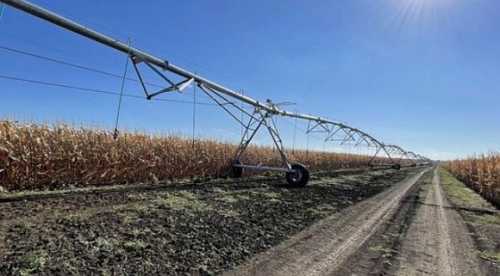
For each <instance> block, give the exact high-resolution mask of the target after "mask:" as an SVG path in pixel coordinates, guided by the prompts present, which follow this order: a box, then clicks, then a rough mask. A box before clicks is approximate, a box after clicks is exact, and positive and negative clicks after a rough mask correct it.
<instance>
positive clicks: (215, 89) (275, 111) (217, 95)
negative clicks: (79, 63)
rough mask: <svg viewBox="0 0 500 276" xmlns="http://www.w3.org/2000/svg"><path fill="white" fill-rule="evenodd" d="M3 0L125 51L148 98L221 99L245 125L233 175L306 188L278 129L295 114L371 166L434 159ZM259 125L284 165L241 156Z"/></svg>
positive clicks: (18, 0)
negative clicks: (152, 86) (149, 79)
mask: <svg viewBox="0 0 500 276" xmlns="http://www.w3.org/2000/svg"><path fill="white" fill-rule="evenodd" d="M0 2H3V3H5V4H7V5H9V6H11V7H14V8H16V9H19V10H21V11H24V12H26V13H29V14H31V15H33V16H35V17H39V18H41V19H44V20H46V21H49V22H51V23H53V24H55V25H58V26H59V27H62V28H64V29H66V30H69V31H71V32H74V33H77V34H79V35H82V36H84V37H87V38H89V39H91V40H94V41H96V42H99V43H101V44H104V45H105V46H108V47H111V48H113V49H116V50H118V51H120V52H122V53H125V54H126V55H127V56H128V57H129V58H130V60H131V61H132V64H133V66H134V69H135V72H136V73H137V76H138V78H139V81H140V83H141V85H142V88H143V89H144V93H145V96H146V98H147V99H148V100H150V99H152V98H154V97H156V96H158V95H161V94H164V93H169V92H182V91H183V90H185V89H186V88H187V87H189V86H190V85H196V86H198V87H199V88H200V89H201V90H202V91H203V92H204V93H205V94H206V95H207V96H208V97H210V98H211V99H212V100H213V101H214V102H215V103H217V105H219V106H220V107H221V108H222V109H223V110H225V111H226V112H227V113H228V114H229V115H230V116H231V117H233V118H234V119H235V120H236V121H237V122H238V123H239V124H241V125H242V126H243V128H244V133H243V135H242V137H241V141H240V144H239V147H238V149H237V151H236V155H235V158H234V161H233V163H232V175H233V176H234V177H241V175H242V173H243V170H244V169H252V170H269V171H280V172H284V173H286V179H287V181H288V183H289V184H291V185H294V186H304V185H306V184H307V182H308V180H309V171H308V169H307V168H306V167H305V166H303V165H301V164H296V163H292V162H291V161H290V160H289V158H288V156H287V154H286V151H285V148H284V146H283V143H282V140H281V137H280V133H279V130H278V128H277V126H276V121H275V117H276V116H284V117H291V118H296V119H301V120H305V121H307V122H308V127H307V131H306V133H307V134H309V133H313V132H321V133H323V134H325V135H326V138H325V142H327V141H337V142H340V144H351V145H354V146H359V145H365V146H368V147H374V148H375V154H374V155H373V157H372V158H371V160H370V164H372V162H373V161H374V160H377V156H378V154H379V153H380V152H382V153H385V155H386V156H387V158H384V159H388V160H389V161H390V164H389V165H391V166H393V167H394V168H397V169H399V168H400V167H401V165H404V164H405V163H406V164H409V165H422V164H427V163H429V162H430V160H429V159H428V158H425V157H423V156H421V155H418V154H415V153H413V152H409V151H405V150H404V149H402V148H401V147H399V146H395V145H386V144H384V143H382V142H381V141H379V140H377V139H376V138H374V137H373V136H371V135H369V134H367V133H366V132H364V131H361V130H359V129H357V128H354V127H351V126H348V125H346V124H343V123H339V122H334V121H331V120H328V119H325V118H322V117H316V116H311V115H307V114H301V113H296V112H289V111H286V110H283V109H282V108H280V105H279V104H276V103H273V102H272V101H271V100H266V101H264V102H261V101H257V100H255V99H253V98H251V97H248V96H245V95H242V94H241V93H238V92H236V91H234V90H232V89H229V88H226V87H224V86H222V85H220V84H217V83H215V82H213V81H210V80H208V79H206V78H204V77H201V76H199V75H197V74H194V73H191V72H189V71H188V70H185V69H183V68H181V67H179V66H176V65H174V64H172V63H170V62H169V61H167V60H164V59H161V58H158V57H156V56H154V55H151V54H149V53H147V52H145V51H142V50H139V49H137V48H134V47H131V46H129V45H127V44H125V43H123V42H120V41H118V40H116V39H113V38H111V37H109V36H106V35H104V34H102V33H99V32H97V31H94V30H92V29H89V28H87V27H85V26H82V25H80V24H78V23H76V22H74V21H71V20H69V19H67V18H64V17H62V16H60V15H58V14H56V13H54V12H51V11H49V10H46V9H44V8H42V7H39V6H37V5H34V4H32V3H30V2H28V1H23V0H0ZM141 64H142V65H145V67H148V68H149V69H150V70H152V72H153V73H155V74H157V75H158V76H160V77H161V78H162V79H163V80H165V82H166V83H167V84H168V86H167V85H166V88H164V89H161V90H159V91H154V92H151V91H148V88H147V83H146V82H145V80H144V77H143V74H141V69H140V65H141ZM166 73H169V74H170V75H172V76H175V77H176V78H181V81H173V80H171V79H172V76H170V78H169V77H168V76H167V75H166ZM243 104H245V105H246V106H247V107H249V109H246V108H243V107H242V106H241V105H243ZM240 113H241V114H243V115H244V116H242V117H240V118H239V117H238V116H237V114H238V115H240ZM243 118H244V119H243ZM259 129H267V131H268V133H269V135H270V136H271V138H272V140H273V142H274V144H275V146H276V148H277V150H278V152H279V154H280V157H281V161H282V167H271V166H263V165H249V164H243V163H242V161H241V160H242V156H243V154H244V152H245V150H246V149H247V147H248V145H249V144H250V142H251V141H252V139H253V138H254V136H255V134H256V133H257V132H258V131H259Z"/></svg>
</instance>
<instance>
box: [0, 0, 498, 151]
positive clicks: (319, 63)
mask: <svg viewBox="0 0 500 276" xmlns="http://www.w3.org/2000/svg"><path fill="white" fill-rule="evenodd" d="M33 2H34V3H36V4H39V5H42V6H44V7H46V8H48V9H51V10H53V11H56V12H58V13H60V14H62V15H65V16H67V17H69V18H71V19H74V20H76V21H78V22H80V23H83V24H84V25H87V26H89V27H92V28H94V29H96V30H99V31H101V32H103V33H106V34H109V35H111V36H113V37H116V38H118V39H120V40H123V41H126V40H127V39H131V41H132V44H133V45H134V46H136V47H138V48H141V49H144V50H146V51H148V52H151V53H153V54H155V55H157V56H160V57H162V58H165V59H167V60H169V61H171V62H172V63H174V64H176V65H180V66H182V67H184V68H186V69H189V70H192V71H195V72H197V73H199V74H201V75H203V76H205V77H207V78H209V79H211V80H214V81H216V82H218V83H221V84H224V85H225V86H227V87H230V88H233V89H235V90H242V91H244V93H246V94H248V95H250V96H252V97H254V98H257V99H261V100H264V99H266V98H271V99H273V100H274V101H276V102H280V101H290V102H295V103H297V105H296V106H289V107H287V108H289V109H291V110H297V111H301V112H305V113H312V114H317V115H321V116H325V117H329V118H332V119H336V120H339V121H342V122H346V123H349V124H351V125H353V126H355V127H358V128H361V129H363V130H366V131H367V132H368V133H370V134H373V135H374V136H375V137H377V138H380V139H381V140H382V141H384V142H386V143H391V144H392V143H393V144H399V145H402V146H403V147H404V148H407V149H409V150H413V151H415V152H418V153H422V154H424V155H427V156H429V157H432V158H441V159H447V158H455V157H463V156H467V155H470V154H474V153H482V152H488V151H495V150H499V144H498V142H499V141H500V128H499V127H498V126H499V124H498V120H499V118H500V108H499V104H500V93H499V91H500V74H499V73H500V67H499V65H498V61H499V60H500V33H499V32H500V30H499V29H498V26H500V2H498V1H491V0H343V1H339V0H330V1H261V0H258V1H232V0H225V1H208V0H206V1H203V0H198V1H147V2H145V1H97V0H86V1H83V0H78V1H76V0H75V1H63V0H50V1H49V0H33ZM2 46H3V47H10V48H15V49H20V50H24V51H29V52H32V53H37V54H42V55H45V56H49V57H52V58H57V59H62V60H65V61H68V62H72V63H77V64H81V65H86V66H90V67H95V68H99V69H102V70H105V71H110V72H114V73H117V74H123V71H124V66H125V60H126V58H125V56H124V55H123V54H121V53H118V52H116V51H114V50H112V49H109V48H106V47H104V46H101V45H99V44H96V43H94V42H92V41H89V40H87V39H85V38H81V37H79V36H77V35H74V34H72V33H69V32H67V31H63V30H61V29H59V28H57V27H55V26H53V25H51V24H48V23H46V22H42V21H40V20H39V19H36V18H33V17H31V16H28V15H26V14H23V13H21V12H19V11H16V10H13V9H12V8H6V10H5V12H4V15H3V17H2V19H0V47H2ZM128 74H130V75H129V76H131V77H133V75H132V74H133V71H132V70H130V68H129V71H128ZM0 75H3V76H13V77H21V78H28V79H34V80H43V81H49V82H57V83H64V84H71V85H76V86H82V87H89V88H96V89H103V90H111V91H119V90H120V80H119V79H116V78H109V77H105V76H102V75H98V74H93V73H89V72H86V71H82V70H75V69H72V68H69V67H65V66H61V65H57V64H53V63H50V62H46V61H42V60H37V59H34V58H32V57H26V56H23V55H18V54H13V53H11V52H8V51H5V50H2V49H0ZM152 81H154V82H159V80H152ZM0 87H1V88H0V93H1V94H2V100H1V101H0V118H15V119H17V120H21V121H37V122H49V123H53V122H67V123H71V124H75V125H83V126H97V127H102V128H109V129H112V128H113V123H114V117H115V112H116V105H117V101H118V99H117V97H116V96H109V95H94V94H88V93H81V92H77V91H72V90H69V89H63V88H53V87H46V86H41V85H35V84H26V83H22V82H17V81H12V80H6V79H1V78H0ZM125 91H126V92H127V93H130V94H137V95H141V90H140V89H139V87H138V86H137V85H136V84H135V83H131V82H127V84H126V87H125ZM193 93H194V92H193V89H192V88H190V89H189V91H187V92H186V94H185V95H171V96H169V95H167V96H164V97H163V98H166V99H180V100H185V101H191V100H192V98H193ZM197 96H198V98H197V100H198V101H202V102H208V99H206V97H203V96H202V95H200V93H199V91H198V93H197ZM192 115H193V111H192V105H191V104H189V103H186V104H182V103H173V102H147V101H144V100H138V99H130V98H126V99H124V102H123V109H122V116H121V118H120V127H121V128H125V129H128V130H139V131H147V132H150V133H176V134H182V135H187V136H188V135H191V132H192ZM279 123H280V127H281V128H282V129H283V136H284V140H285V145H286V146H288V147H291V146H292V143H293V142H292V141H293V136H294V133H295V132H296V131H297V132H298V133H297V134H296V135H295V136H296V139H295V147H302V148H304V147H309V148H316V149H326V150H335V149H336V146H335V145H324V143H323V142H322V141H321V140H320V139H318V137H310V138H309V139H308V138H307V136H306V135H304V134H303V133H302V132H301V131H300V129H302V128H304V127H305V124H304V123H301V122H298V128H297V129H298V130H296V128H295V127H294V121H293V120H286V119H282V120H280V121H279ZM240 131H241V129H240V127H239V126H238V125H237V124H236V123H235V122H233V121H232V120H231V118H229V117H228V116H227V115H226V114H224V113H223V112H222V111H221V110H220V109H219V108H216V107H214V106H206V105H200V106H198V107H197V109H196V135H197V136H199V137H213V138H217V139H223V140H227V141H236V140H237V139H238V135H239V134H240ZM259 139H260V140H259V141H260V142H261V143H267V142H269V141H268V140H267V138H266V137H264V136H262V137H260V138H259ZM308 140H309V142H308ZM351 150H353V151H357V152H359V151H360V149H351ZM361 151H362V149H361Z"/></svg>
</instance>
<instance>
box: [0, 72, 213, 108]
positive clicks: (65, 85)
mask: <svg viewBox="0 0 500 276" xmlns="http://www.w3.org/2000/svg"><path fill="white" fill-rule="evenodd" d="M0 79H5V80H11V81H18V82H25V83H31V84H38V85H44V86H51V87H59V88H67V89H72V90H78V91H81V92H90V93H95V94H103V95H113V96H120V93H119V92H115V91H110V90H103V89H95V88H88V87H81V86H74V85H69V84H64V83H56V82H49V81H41V80H33V79H26V78H19V77H14V76H7V75H1V74H0ZM123 97H128V98H135V99H141V100H147V99H146V98H144V97H143V96H137V95H133V94H127V93H123ZM151 101H160V102H172V103H180V104H193V101H185V100H174V99H160V98H156V99H151ZM196 104H198V105H207V106H217V105H216V104H213V103H207V102H196Z"/></svg>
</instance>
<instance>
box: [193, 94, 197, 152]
mask: <svg viewBox="0 0 500 276" xmlns="http://www.w3.org/2000/svg"><path fill="white" fill-rule="evenodd" d="M195 139H196V85H193V150H194V144H195Z"/></svg>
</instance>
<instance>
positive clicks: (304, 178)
mask: <svg viewBox="0 0 500 276" xmlns="http://www.w3.org/2000/svg"><path fill="white" fill-rule="evenodd" d="M292 170H294V171H295V172H287V173H286V181H287V182H288V184H289V185H290V186H292V187H304V186H306V185H307V182H309V170H308V169H307V168H306V167H305V166H303V165H301V164H292ZM297 176H298V177H297Z"/></svg>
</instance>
